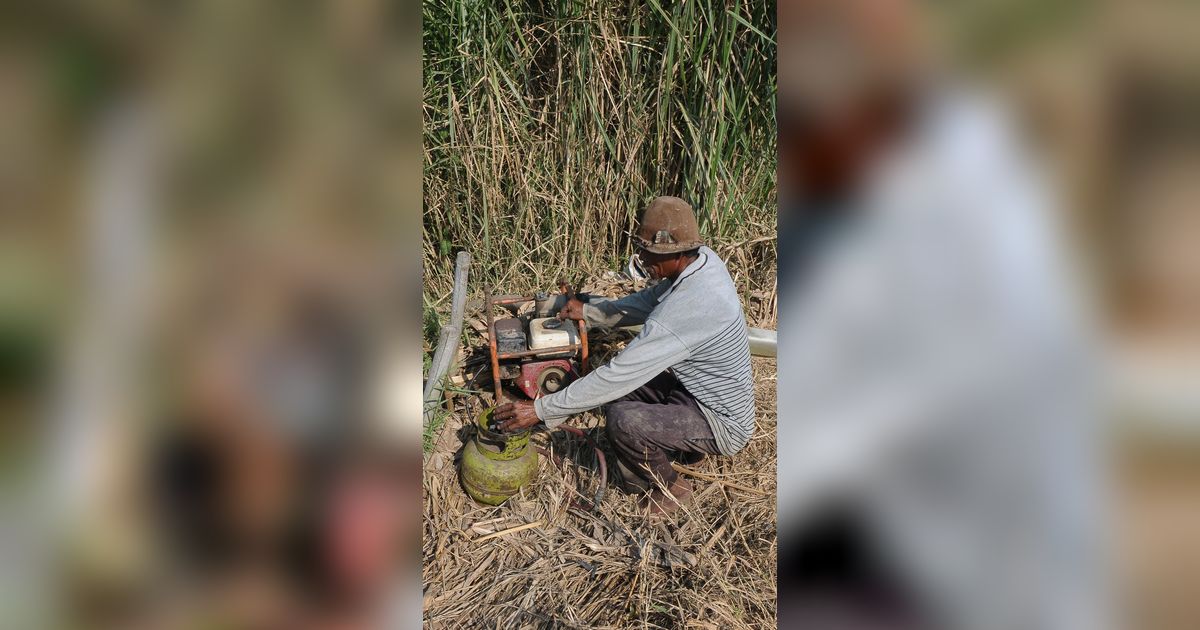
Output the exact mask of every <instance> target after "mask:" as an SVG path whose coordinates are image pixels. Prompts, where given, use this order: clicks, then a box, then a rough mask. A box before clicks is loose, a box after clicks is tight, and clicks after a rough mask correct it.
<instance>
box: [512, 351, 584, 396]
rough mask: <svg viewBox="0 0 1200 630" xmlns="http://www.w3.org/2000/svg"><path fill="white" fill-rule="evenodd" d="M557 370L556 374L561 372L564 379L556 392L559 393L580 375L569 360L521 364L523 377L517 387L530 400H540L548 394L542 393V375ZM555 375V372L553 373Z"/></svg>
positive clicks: (520, 377) (518, 381)
mask: <svg viewBox="0 0 1200 630" xmlns="http://www.w3.org/2000/svg"><path fill="white" fill-rule="evenodd" d="M551 368H557V369H556V370H554V372H557V371H559V370H561V372H562V378H561V379H560V380H559V386H558V387H557V389H555V391H559V390H561V389H562V388H564V387H566V386H567V384H568V383H570V382H571V381H573V380H575V378H576V377H577V376H578V374H577V373H576V371H575V366H574V365H573V364H572V362H571V361H569V360H568V359H547V360H545V361H529V362H527V363H522V364H521V376H519V377H517V379H516V380H517V386H518V387H520V388H521V391H522V392H525V395H526V396H529V397H530V398H534V399H536V398H538V397H539V396H544V395H546V394H547V393H552V392H549V391H547V392H542V391H541V388H540V385H541V383H539V382H538V381H539V380H541V379H542V375H543V373H544V372H546V370H549V369H551ZM551 375H553V372H552V373H551Z"/></svg>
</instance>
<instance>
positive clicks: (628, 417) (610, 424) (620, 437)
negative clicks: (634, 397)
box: [604, 402, 638, 444]
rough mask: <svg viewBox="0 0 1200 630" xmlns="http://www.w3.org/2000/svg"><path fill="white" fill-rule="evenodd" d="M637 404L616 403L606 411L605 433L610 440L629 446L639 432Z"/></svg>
mask: <svg viewBox="0 0 1200 630" xmlns="http://www.w3.org/2000/svg"><path fill="white" fill-rule="evenodd" d="M636 406H637V403H630V402H614V403H612V404H610V405H609V406H608V408H607V409H606V410H605V414H604V415H605V418H604V420H605V421H604V424H605V433H606V434H607V435H608V440H609V441H610V442H613V443H616V444H628V443H630V442H631V441H632V440H633V439H635V438H634V436H635V435H636V432H637V425H638V422H637V415H638V414H636V413H635V412H634V408H635V407H636Z"/></svg>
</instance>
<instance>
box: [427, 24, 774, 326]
mask: <svg viewBox="0 0 1200 630" xmlns="http://www.w3.org/2000/svg"><path fill="white" fill-rule="evenodd" d="M423 12H424V38H423V43H424V51H425V52H424V73H425V75H424V147H425V175H424V213H423V225H424V231H423V252H422V255H423V262H424V268H425V304H426V307H427V309H432V310H440V308H441V307H442V306H444V300H445V298H446V296H448V295H449V293H450V290H451V284H452V280H451V277H452V273H453V260H454V254H455V252H456V251H458V250H460V249H467V250H469V251H471V252H472V254H473V255H474V257H475V261H476V262H475V266H474V267H473V268H472V271H471V273H472V282H473V286H476V287H482V286H484V285H485V284H493V285H495V286H498V287H501V288H502V290H504V291H523V290H527V289H531V288H533V286H532V285H533V284H534V283H538V282H540V283H551V284H552V283H553V282H554V281H555V279H556V278H557V277H558V276H560V275H564V274H568V275H572V276H574V275H576V274H579V273H581V272H587V273H589V274H592V275H595V274H598V273H599V272H601V271H602V270H605V269H610V270H611V269H617V268H618V267H619V266H620V263H621V261H623V260H624V259H625V258H627V257H628V255H629V253H630V245H629V239H628V238H627V234H628V233H629V232H630V231H631V230H632V229H633V228H634V224H635V220H636V215H637V213H638V212H639V211H640V210H641V209H642V208H644V207H645V204H646V203H647V202H649V200H650V199H652V198H653V197H655V196H657V195H677V196H680V197H683V198H685V199H687V200H688V201H690V202H691V203H692V205H693V206H694V207H695V208H696V211H697V215H698V217H699V221H700V228H701V231H702V233H703V234H704V235H705V237H706V239H707V241H708V243H709V245H710V246H712V247H713V248H714V249H716V250H717V252H718V253H720V254H721V255H722V256H724V257H726V259H727V260H729V261H730V262H731V267H732V266H737V267H740V268H742V269H745V270H756V271H759V272H760V273H754V274H750V275H748V276H747V277H746V278H744V279H743V280H742V281H741V282H739V285H738V286H739V289H740V290H741V291H742V292H743V297H746V295H747V294H749V293H750V292H752V291H759V292H770V291H771V290H772V288H773V286H774V279H775V275H774V270H775V223H776V221H775V219H776V195H775V170H776V168H775V165H776V159H775V153H776V151H775V138H776V125H775V98H774V97H775V42H774V37H775V25H774V22H775V7H774V3H773V2H768V3H740V2H739V3H729V2H724V3H720V2H712V1H710V0H701V1H699V2H686V3H665V2H658V1H656V0H651V1H650V2H648V3H643V2H627V3H614V2H564V1H560V0H545V1H540V2H528V3H512V2H483V3H477V2H467V1H465V0H431V1H429V2H426V3H424V5H423Z"/></svg>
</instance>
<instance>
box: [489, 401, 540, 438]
mask: <svg viewBox="0 0 1200 630" xmlns="http://www.w3.org/2000/svg"><path fill="white" fill-rule="evenodd" d="M492 417H493V419H494V420H495V421H496V422H497V423H498V424H497V425H496V428H497V429H499V430H501V431H504V432H509V431H520V430H521V429H527V428H529V427H531V426H533V425H535V424H537V423H538V422H539V421H540V419H539V418H538V415H537V409H535V408H534V406H533V401H532V400H518V401H515V402H510V403H504V404H503V405H500V406H499V407H496V413H495V415H494V416H492Z"/></svg>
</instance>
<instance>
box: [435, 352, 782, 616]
mask: <svg viewBox="0 0 1200 630" xmlns="http://www.w3.org/2000/svg"><path fill="white" fill-rule="evenodd" d="M754 373H755V381H756V383H757V384H758V385H757V389H756V402H757V405H758V414H757V428H756V432H755V437H754V439H753V440H752V441H751V442H750V444H749V445H748V446H747V447H746V448H745V449H744V450H743V451H742V452H740V453H738V454H737V455H736V456H734V457H729V458H726V457H718V458H709V459H707V460H706V461H704V462H701V463H699V464H695V465H692V466H689V467H688V468H690V469H693V470H695V471H697V472H699V473H701V474H702V475H703V477H699V476H694V477H693V478H692V481H693V484H694V487H695V490H696V492H695V495H694V496H695V501H694V503H692V504H691V505H689V506H686V507H685V508H684V509H682V510H680V511H678V512H677V513H676V514H674V515H672V516H671V517H669V518H667V519H665V520H661V521H651V520H649V519H647V518H646V517H645V516H644V514H643V513H642V512H640V511H639V509H638V506H637V500H636V497H634V496H631V495H626V494H623V493H621V492H620V491H619V490H617V489H616V488H615V487H611V486H610V487H609V488H607V489H606V493H605V496H604V499H603V501H602V502H601V504H600V506H599V509H598V510H596V511H591V510H588V509H586V508H581V507H578V506H576V507H572V504H573V503H576V502H578V503H584V502H585V501H586V499H587V497H590V496H592V494H593V493H594V491H595V488H596V484H597V480H598V475H597V473H596V472H595V469H594V467H595V462H594V455H593V454H592V453H591V450H590V448H589V447H588V446H587V444H586V443H584V442H583V441H582V440H579V439H578V438H574V437H572V436H569V435H565V434H562V433H555V434H553V435H547V434H539V435H537V436H535V441H536V442H538V443H540V444H543V445H544V446H545V447H546V448H547V450H552V451H553V452H554V453H557V454H559V455H560V456H561V457H562V458H563V460H564V462H563V469H559V468H557V467H556V466H555V464H554V463H553V462H552V461H551V460H549V459H548V458H545V457H542V458H541V460H540V467H541V470H540V474H539V476H538V479H537V481H536V482H535V483H533V484H531V485H530V486H528V487H526V488H525V489H523V490H522V492H521V493H520V494H519V495H518V496H516V497H514V498H513V499H511V500H510V501H508V502H507V503H506V504H504V505H501V506H499V507H494V508H493V507H483V506H479V505H477V504H475V503H474V502H473V501H471V499H470V498H469V497H468V496H467V495H466V493H464V492H463V490H462V488H461V487H460V486H459V484H458V478H457V475H456V470H455V465H454V451H455V449H457V448H458V447H459V446H460V445H461V444H460V442H459V440H458V439H457V438H456V436H455V434H456V430H457V428H458V427H459V426H461V422H463V421H469V418H471V417H473V415H472V414H473V413H474V412H475V411H476V409H477V408H478V405H479V401H478V399H475V398H473V397H472V398H464V399H461V400H460V401H459V406H460V408H461V409H460V410H459V411H457V412H456V413H455V414H454V418H453V419H452V420H451V421H450V422H448V423H447V424H446V427H445V429H444V433H443V437H444V438H445V439H443V440H442V441H441V442H440V444H439V445H438V447H437V448H436V449H435V451H434V452H433V453H432V454H431V455H430V458H429V462H428V465H427V468H426V472H425V478H424V489H425V496H424V512H425V513H424V517H425V521H424V569H423V573H424V575H423V578H424V583H425V599H424V620H425V624H426V627H429V628H456V629H457V628H522V627H533V628H723V629H724V628H747V629H749V628H767V627H774V625H775V552H776V547H775V545H776V543H775V365H774V361H773V360H770V359H758V358H756V359H754ZM572 423H573V424H575V425H576V426H580V427H587V428H586V429H585V430H587V431H589V432H590V433H592V435H594V436H596V437H597V438H600V436H603V427H602V426H600V425H601V424H602V421H601V420H600V418H598V417H596V416H593V415H590V414H588V415H587V416H585V418H581V419H579V418H577V419H575V420H572ZM598 441H599V442H600V443H601V446H602V448H603V447H604V446H605V443H604V441H603V439H602V438H600V439H598ZM606 452H607V453H608V458H609V459H610V460H612V455H611V451H608V450H607V449H606ZM743 487H744V488H743ZM496 534H499V535H496Z"/></svg>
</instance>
